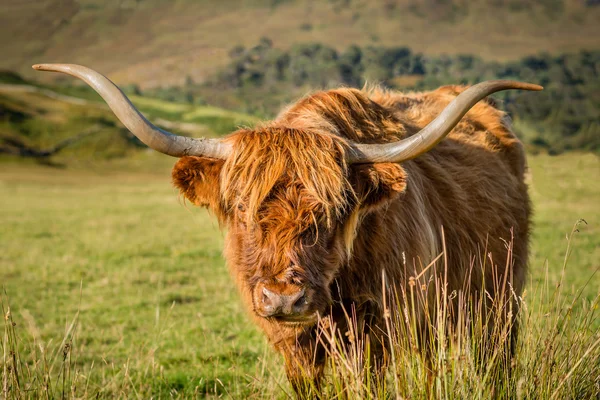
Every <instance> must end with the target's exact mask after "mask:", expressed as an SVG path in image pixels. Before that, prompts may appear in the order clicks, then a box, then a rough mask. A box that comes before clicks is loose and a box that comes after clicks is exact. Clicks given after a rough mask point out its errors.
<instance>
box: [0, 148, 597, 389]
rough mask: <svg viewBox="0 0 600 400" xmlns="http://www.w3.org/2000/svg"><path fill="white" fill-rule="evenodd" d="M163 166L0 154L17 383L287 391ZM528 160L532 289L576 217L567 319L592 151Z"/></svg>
mask: <svg viewBox="0 0 600 400" xmlns="http://www.w3.org/2000/svg"><path fill="white" fill-rule="evenodd" d="M172 162H173V160H172V159H169V158H167V157H164V156H160V155H156V154H146V155H144V156H143V157H139V160H138V162H137V163H130V164H115V163H111V164H109V163H104V162H102V163H97V164H93V165H90V164H86V165H85V168H82V166H81V165H78V164H75V165H73V166H70V167H69V168H66V169H56V168H49V167H42V166H37V165H32V164H13V163H10V162H5V163H3V164H1V165H0V223H1V226H2V228H1V230H0V249H1V251H0V283H1V286H2V288H3V290H4V294H3V296H2V307H3V309H4V312H5V313H6V312H7V307H8V306H9V305H10V313H11V319H9V320H5V323H6V327H5V331H4V332H5V335H4V342H3V349H4V360H5V361H6V359H7V357H10V355H11V354H12V353H10V348H9V346H8V345H7V341H8V339H10V338H11V337H13V343H18V352H16V354H17V355H18V357H20V361H21V363H22V367H21V370H20V371H19V373H20V380H21V381H20V384H21V385H22V387H23V388H25V389H27V388H29V389H30V390H31V389H36V390H38V391H32V392H24V393H30V396H33V397H37V396H38V395H39V396H42V395H43V396H46V395H48V396H49V397H50V398H52V397H60V396H61V394H62V393H63V392H64V393H65V396H73V397H83V398H87V397H96V396H98V397H100V398H105V397H106V398H115V397H120V398H150V396H153V397H154V398H170V397H192V396H194V395H195V396H196V397H203V396H208V397H210V396H225V397H232V398H243V397H247V396H250V397H255V398H273V397H286V396H287V395H289V393H290V392H289V390H290V389H289V387H288V385H287V383H286V380H285V377H284V375H283V371H282V366H281V360H280V359H279V357H278V356H276V355H275V354H274V353H273V352H272V351H271V349H270V348H269V347H268V345H267V344H266V341H265V339H264V338H263V337H262V335H261V334H260V333H259V332H258V331H257V329H256V328H255V327H254V326H253V324H252V323H251V322H250V319H249V317H248V316H247V315H246V313H245V311H244V310H243V308H242V304H241V302H240V300H239V297H238V295H237V292H236V289H235V287H234V284H233V282H232V280H231V279H230V277H229V274H228V272H227V269H226V267H225V266H224V261H223V259H222V256H221V248H222V242H223V234H222V233H221V232H220V231H219V229H218V226H217V223H216V221H215V219H214V218H212V217H211V216H210V215H208V213H207V212H206V211H204V210H201V209H194V208H192V207H191V206H189V205H186V204H184V202H183V201H182V199H180V198H179V197H178V195H177V193H176V191H175V190H174V189H173V188H172V186H171V185H170V175H169V172H170V171H169V169H170V166H171V164H172ZM529 162H530V166H531V170H532V179H531V194H532V197H533V201H534V205H535V211H536V214H535V230H534V235H533V243H532V256H531V269H530V280H529V285H528V288H527V293H529V294H528V296H530V297H528V299H533V298H534V296H533V295H532V294H533V293H537V292H540V291H542V289H544V288H546V289H548V288H550V289H552V288H554V287H555V286H556V284H557V282H559V279H560V275H561V269H562V266H563V258H564V256H565V251H566V248H567V240H566V238H565V236H566V235H567V234H569V233H570V231H571V229H572V226H573V224H574V223H575V222H576V220H578V219H579V218H584V219H585V220H586V221H587V225H586V224H584V223H582V224H580V232H578V233H576V234H575V235H574V238H573V243H572V244H573V251H572V255H571V258H570V261H569V262H568V264H567V269H566V271H565V279H564V281H563V285H562V286H563V287H562V290H563V291H564V295H565V296H566V298H567V299H569V301H570V300H571V299H574V298H575V296H576V294H577V293H578V292H579V291H580V290H582V292H581V297H579V298H577V300H576V301H575V302H574V311H573V310H571V311H569V312H572V314H573V316H574V317H573V318H576V315H577V312H578V310H583V309H586V307H587V308H589V307H590V302H591V301H593V299H594V298H595V296H596V295H598V290H599V289H598V288H600V274H598V273H597V274H595V275H593V274H594V271H596V270H598V268H599V266H600V264H599V260H600V207H599V206H598V204H600V184H599V183H598V178H599V172H600V162H599V160H598V158H597V157H594V156H592V155H586V154H571V155H565V156H559V157H549V156H530V158H529ZM590 277H591V280H590ZM530 307H531V308H532V309H534V310H538V309H535V308H534V306H533V305H530ZM596 307H597V303H596ZM542 309H545V308H544V307H541V308H539V310H538V311H534V314H535V313H536V312H541V310H542ZM563 311H564V310H554V311H553V312H557V313H561V312H563ZM596 314H597V313H596ZM534 317H535V318H536V319H535V321H537V322H536V324H533V325H531V329H532V330H536V331H537V330H538V329H540V330H541V331H544V330H546V329H547V326H546V324H547V322H544V316H542V315H537V314H535V315H534ZM546 317H547V315H546ZM596 318H597V317H596ZM7 321H14V322H15V323H16V325H15V326H14V327H13V326H12V325H11V324H10V323H9V322H7ZM576 321H577V320H576V319H575V320H574V321H573V323H575V322H576ZM525 325H526V326H528V325H527V324H525ZM590 327H591V330H590ZM599 327H600V323H599V321H598V319H596V320H595V321H591V323H590V325H589V326H588V327H587V328H586V329H587V330H586V332H584V335H586V336H585V337H586V338H587V339H586V340H592V339H593V340H595V339H594V337H596V336H598V328H599ZM11 335H13V336H11ZM524 335H525V337H529V334H528V333H527V332H525V333H524ZM7 338H8V339H7ZM7 354H8V355H7ZM557 354H559V353H557ZM592 354H593V355H597V354H598V352H595V353H592ZM0 357H2V355H0ZM34 360H35V362H34ZM0 361H1V360H0ZM6 365H7V364H6V362H5V363H4V367H6ZM582 365H586V364H582ZM591 365H592V366H593V365H596V366H597V363H596V364H593V363H592V364H591ZM586 368H588V369H589V366H588V367H586ZM577 372H579V371H577ZM599 372H600V366H598V368H597V369H596V371H595V373H596V374H597V375H598V373H599ZM587 373H588V374H590V373H591V374H594V370H593V369H592V370H588V371H587ZM2 374H3V377H6V376H8V374H9V372H7V371H6V369H5V370H4V371H3V373H2ZM63 377H65V379H63ZM0 381H2V379H0ZM599 384H600V383H599ZM43 387H47V391H44V390H42V389H40V388H43ZM599 390H600V389H599ZM31 393H32V394H31ZM0 397H1V395H0Z"/></svg>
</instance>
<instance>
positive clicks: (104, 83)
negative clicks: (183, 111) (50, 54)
mask: <svg viewBox="0 0 600 400" xmlns="http://www.w3.org/2000/svg"><path fill="white" fill-rule="evenodd" d="M33 69H35V70H38V71H54V72H62V73H65V74H68V75H72V76H74V77H76V78H79V79H81V80H82V81H84V82H85V83H87V84H88V85H90V86H91V87H92V89H94V90H95V91H96V92H98V94H99V95H100V96H102V98H103V99H104V101H106V103H107V104H108V106H109V107H110V109H111V110H112V111H113V112H114V113H115V115H116V116H117V118H119V120H121V122H122V123H123V125H125V126H126V127H127V129H129V130H130V131H131V133H133V134H134V135H135V136H137V137H138V139H140V140H141V141H142V142H144V143H145V144H146V145H148V146H149V147H151V148H153V149H154V150H156V151H159V152H161V153H164V154H168V155H170V156H173V157H182V156H188V155H190V156H204V157H211V158H221V159H224V158H227V156H228V155H229V154H230V153H231V146H230V145H229V144H227V143H224V142H222V141H220V140H218V139H204V138H203V139H195V138H188V137H185V136H178V135H174V134H172V133H170V132H167V131H164V130H162V129H160V128H158V127H157V126H154V125H153V124H152V123H151V122H150V121H148V120H147V119H146V118H145V117H144V116H143V115H142V114H141V113H140V112H139V111H138V110H137V108H135V106H134V105H133V104H132V103H131V101H130V100H129V99H128V98H127V96H125V94H124V93H123V92H122V91H121V90H120V89H119V88H118V87H117V86H116V85H115V84H114V83H113V82H111V80H110V79H108V78H107V77H105V76H104V75H102V74H100V73H98V72H96V71H94V70H92V69H90V68H87V67H84V66H81V65H75V64H36V65H34V66H33Z"/></svg>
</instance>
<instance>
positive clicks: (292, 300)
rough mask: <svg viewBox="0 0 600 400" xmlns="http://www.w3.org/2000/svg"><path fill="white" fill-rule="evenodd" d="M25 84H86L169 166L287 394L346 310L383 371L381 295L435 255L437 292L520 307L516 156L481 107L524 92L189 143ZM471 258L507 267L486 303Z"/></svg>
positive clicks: (341, 104)
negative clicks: (66, 88) (514, 297)
mask: <svg viewBox="0 0 600 400" xmlns="http://www.w3.org/2000/svg"><path fill="white" fill-rule="evenodd" d="M34 68H35V69H38V70H46V71H58V72H63V73H67V74H70V75H73V76H75V77H78V78H80V79H82V80H84V81H85V82H87V83H88V84H89V85H90V86H92V87H93V88H94V89H95V90H96V91H97V92H98V93H99V94H100V95H101V96H102V97H103V98H104V99H105V100H106V102H107V103H108V104H109V106H110V107H111V109H112V110H113V111H114V112H115V114H116V115H117V116H118V118H119V119H120V120H121V121H122V122H123V123H124V124H125V126H126V127H127V128H128V129H129V130H131V132H132V133H133V134H135V135H136V136H137V137H138V138H139V139H140V140H142V141H143V142H144V143H146V144H147V145H148V146H150V147H152V148H154V149H155V150H157V151H160V152H162V153H165V154H168V155H171V156H175V157H180V159H179V161H178V162H177V163H176V164H175V167H174V168H173V174H172V175H173V182H174V184H175V186H176V187H177V188H179V189H180V191H181V193H182V194H183V195H184V196H185V197H186V198H187V199H189V201H191V202H192V203H193V204H195V205H198V206H203V207H207V208H209V209H210V210H211V211H212V212H213V213H214V214H215V215H216V217H217V218H218V219H219V221H220V223H221V225H222V226H223V227H226V229H227V233H226V245H225V250H224V254H225V258H226V260H227V263H228V265H229V268H230V269H231V273H232V275H233V276H234V277H235V278H236V281H237V284H238V286H239V290H240V292H241V296H242V298H243V301H244V303H245V304H246V306H247V307H248V309H249V310H250V314H251V315H252V316H253V318H254V319H255V320H256V322H257V323H258V325H259V326H260V327H261V328H262V329H263V330H264V331H265V333H266V335H267V337H268V339H269V341H270V342H271V343H272V344H273V345H274V347H275V348H276V349H277V350H278V351H280V352H281V353H282V354H283V356H284V358H285V361H286V372H287V375H288V378H289V380H290V381H291V383H292V385H293V386H294V388H295V389H296V390H297V391H299V392H300V391H302V390H304V389H305V387H306V386H305V385H311V386H317V385H318V381H319V379H320V377H321V375H322V373H323V367H324V365H325V361H326V354H327V353H326V352H325V350H324V349H323V348H322V346H320V345H319V342H318V339H317V330H318V327H317V322H318V321H319V320H320V319H323V318H325V317H328V318H330V319H331V320H332V321H333V322H334V323H336V324H337V325H338V326H339V327H340V329H343V328H342V327H343V326H345V322H344V319H345V318H346V317H345V315H346V313H345V311H344V310H349V309H352V310H354V311H353V312H354V313H355V315H356V318H357V319H358V320H360V321H361V323H360V326H361V327H363V328H362V329H364V331H365V332H364V333H367V334H368V335H369V337H370V339H371V340H372V341H373V346H372V348H371V352H372V355H373V357H374V359H376V360H385V357H383V356H384V353H385V352H386V343H387V340H386V339H385V338H383V337H382V336H384V335H385V333H384V332H385V331H386V329H385V328H384V324H385V321H384V320H385V317H384V313H383V309H384V307H383V303H384V301H385V299H384V291H385V290H386V287H387V288H388V289H390V291H393V289H394V288H400V287H402V286H403V285H405V284H406V282H407V281H408V280H409V278H410V277H411V276H417V275H419V274H423V273H425V272H426V274H430V275H435V274H437V273H440V272H439V271H441V270H442V269H435V268H429V269H427V271H425V267H426V266H428V265H430V263H431V262H432V261H433V260H435V259H436V257H438V255H440V254H441V253H442V251H443V250H444V249H445V251H444V252H443V259H444V260H445V265H446V269H445V270H444V274H445V282H446V284H447V288H446V289H447V290H449V291H452V290H465V283H466V286H467V289H468V290H469V291H470V293H479V294H482V293H483V292H484V291H485V292H486V296H487V297H488V298H492V299H493V298H494V297H495V296H500V295H505V294H506V292H507V291H508V290H510V291H512V292H513V293H516V294H519V293H521V291H522V287H523V282H524V279H525V274H526V265H527V256H528V236H529V229H530V222H529V220H530V214H531V213H530V203H529V198H528V195H527V187H526V184H525V182H524V174H525V171H526V163H525V154H524V150H523V146H522V145H521V143H520V142H519V140H518V139H517V138H516V137H515V135H514V133H513V132H512V131H511V128H510V125H509V121H508V118H506V115H505V114H504V113H503V112H502V111H500V110H498V109H497V108H496V107H495V106H494V104H493V102H492V101H490V100H488V101H483V102H481V100H483V99H485V98H486V97H487V96H488V95H490V94H492V93H494V92H497V91H500V90H506V89H523V90H541V87H539V86H537V85H533V84H526V83H519V82H512V81H489V82H484V83H481V84H478V85H475V86H472V87H470V88H467V87H465V86H444V87H441V88H439V89H437V90H434V91H431V92H423V93H408V94H403V93H396V92H391V91H385V90H381V89H378V88H375V89H370V90H366V89H365V90H357V89H350V88H341V89H336V90H329V91H321V92H316V93H314V94H311V95H309V96H307V97H305V98H303V99H301V100H300V101H298V102H297V103H296V104H293V105H292V106H290V107H288V108H287V109H285V110H284V111H283V112H281V114H280V115H279V116H278V117H277V118H276V119H275V120H273V121H270V122H266V123H263V124H260V125H259V126H257V127H255V128H252V129H240V130H238V131H236V132H234V133H232V134H231V135H229V136H227V137H225V138H223V139H192V138H187V137H180V136H176V135H172V134H170V133H168V132H165V131H163V130H161V129H159V128H157V127H155V126H154V125H152V124H151V123H150V122H148V121H147V120H146V119H145V118H144V117H143V116H142V115H141V114H140V113H139V112H138V111H137V110H136V109H135V107H134V106H133V105H132V104H131V103H130V102H129V100H128V99H127V98H126V96H125V95H124V94H123V93H122V92H121V91H120V90H119V89H118V88H117V87H116V86H115V85H114V84H113V83H112V82H111V81H110V80H108V79H107V78H105V77H104V76H102V75H100V74H98V73H97V72H95V71H93V70H90V69H87V68H85V67H81V66H77V65H64V64H62V65H61V64H42V65H36V66H34ZM446 137H447V138H446ZM444 138H446V139H445V140H442V139H444ZM507 243H512V245H511V246H509V245H507ZM509 253H510V254H509ZM482 254H483V256H482ZM477 257H483V258H486V259H487V258H488V257H489V259H490V260H494V262H496V263H504V262H505V260H507V259H508V258H510V259H511V260H512V261H511V262H510V263H509V264H508V265H507V267H506V268H505V269H501V271H502V274H503V278H502V277H501V279H504V280H505V281H506V280H507V279H509V280H510V285H504V286H502V290H501V291H502V292H503V293H497V292H494V291H493V290H491V289H490V288H491V287H492V286H493V285H491V284H490V285H489V287H486V288H485V289H484V285H485V284H486V282H489V281H491V280H494V279H497V278H498V276H497V273H496V272H495V271H494V267H495V265H494V262H487V263H486V262H482V263H481V265H482V267H480V268H473V267H472V266H473V263H474V259H476V258H477ZM436 271H437V272H436ZM382 276H384V277H385V282H384V284H382ZM509 286H510V287H509ZM421 306H423V305H421ZM504 317H505V318H506V317H508V318H514V314H512V315H508V316H504ZM421 322H422V323H423V324H424V323H426V321H421ZM512 326H513V329H515V330H516V323H514V324H512ZM513 336H516V332H513ZM384 363H385V362H384V361H381V362H380V364H384Z"/></svg>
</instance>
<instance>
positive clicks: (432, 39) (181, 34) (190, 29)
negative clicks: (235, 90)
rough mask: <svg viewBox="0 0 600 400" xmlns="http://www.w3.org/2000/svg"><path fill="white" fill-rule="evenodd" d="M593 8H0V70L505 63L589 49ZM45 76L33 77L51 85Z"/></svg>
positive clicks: (494, 2) (545, 1)
mask: <svg viewBox="0 0 600 400" xmlns="http://www.w3.org/2000/svg"><path fill="white" fill-rule="evenodd" d="M598 3H599V2H598V1H597V0H534V1H533V0H532V1H521V0H479V1H469V0H328V1H314V0H252V1H250V0H221V1H218V2H217V1H211V2H207V1H193V0H177V1H167V0H3V1H2V2H1V3H0V38H1V39H0V43H1V47H2V50H3V57H2V58H1V59H0V69H9V70H13V71H17V72H19V73H22V74H25V76H26V77H31V76H33V72H32V71H30V69H29V67H30V65H31V64H33V63H37V62H74V63H81V64H87V65H90V66H94V67H95V68H97V69H99V70H100V71H102V72H104V73H106V74H109V75H110V76H111V77H113V78H114V79H115V80H116V81H117V82H118V83H137V84H139V85H141V87H142V88H147V87H156V86H161V85H165V84H167V85H179V84H183V83H184V80H185V79H186V77H190V78H191V79H193V80H194V81H196V82H202V81H204V80H205V79H206V78H207V77H209V76H211V75H213V74H214V73H215V72H216V71H217V70H218V69H219V68H220V67H222V66H224V65H225V64H226V63H227V61H228V53H229V51H230V49H231V48H233V47H234V46H237V45H243V46H246V47H247V46H251V45H254V44H255V43H256V42H257V41H258V40H259V38H261V37H265V36H266V37H269V38H271V39H273V40H274V41H276V45H277V46H278V47H280V48H281V49H283V50H287V49H289V48H290V47H291V46H292V45H293V44H295V43H298V42H319V43H323V44H325V45H328V46H332V47H334V48H335V49H337V50H342V49H345V48H347V47H348V46H350V45H359V46H367V45H375V46H387V47H391V46H409V47H410V48H411V49H413V50H414V51H416V52H420V53H424V54H425V55H440V54H457V53H461V54H462V53H468V54H474V55H477V56H479V57H482V58H483V59H485V60H492V61H497V60H500V61H506V60H514V59H517V58H520V57H523V56H526V55H530V54H537V53H539V52H549V53H562V52H566V51H569V52H573V51H578V50H580V49H598V47H599V46H600V43H599V41H598V37H599V36H600V28H599V24H598V21H600V7H599V6H598ZM56 78H57V76H56V75H51V74H46V75H44V76H38V77H37V79H56Z"/></svg>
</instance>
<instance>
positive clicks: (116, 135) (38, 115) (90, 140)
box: [0, 75, 256, 162]
mask: <svg viewBox="0 0 600 400" xmlns="http://www.w3.org/2000/svg"><path fill="white" fill-rule="evenodd" d="M11 77H12V78H14V77H15V76H14V75H13V76H9V78H11ZM2 78H4V79H0V154H2V153H3V154H4V156H3V157H5V158H6V157H14V154H15V153H19V151H20V152H21V153H23V149H25V152H36V151H44V150H46V149H51V148H52V147H53V146H55V145H57V144H58V143H61V141H64V140H66V139H68V138H72V137H75V136H78V135H84V136H83V137H80V138H78V139H77V140H76V141H74V142H73V143H70V144H69V146H68V147H65V149H64V150H63V151H61V152H60V154H57V155H56V156H53V158H52V159H53V160H58V161H59V162H60V161H65V160H67V159H68V160H72V159H95V160H105V159H114V158H123V157H125V156H132V155H134V154H135V153H139V151H138V150H143V149H146V147H145V146H144V145H143V144H142V143H141V142H139V141H138V140H137V139H136V138H135V137H134V136H133V135H132V134H131V133H129V132H128V131H127V130H126V129H125V128H124V127H123V126H122V125H121V124H120V122H119V121H118V120H117V119H116V118H115V117H114V115H113V113H112V112H111V111H110V110H109V109H108V107H107V106H106V105H105V104H104V102H102V101H101V99H100V98H99V96H97V95H96V94H95V93H93V92H90V91H88V90H85V89H83V88H69V87H50V88H47V87H40V86H34V85H31V84H29V83H28V82H25V81H21V82H20V83H19V82H18V79H12V81H11V80H9V79H6V76H2ZM7 81H8V82H10V83H6V82H7ZM2 82H5V83H2ZM14 82H17V83H14ZM74 93H76V94H77V96H75V95H74ZM130 97H131V99H132V101H133V103H134V104H136V105H137V106H138V107H139V108H140V109H141V110H142V111H143V112H144V113H145V114H146V115H147V116H148V117H149V118H150V119H151V120H152V121H154V122H155V123H156V124H157V125H159V126H161V127H163V128H165V129H168V130H170V131H173V132H175V133H179V134H182V135H186V136H195V137H196V136H217V135H221V134H224V133H227V132H231V131H233V130H234V129H235V128H236V127H237V126H240V125H252V124H253V123H254V122H256V119H255V118H253V117H250V116H247V115H245V114H240V113H235V112H230V111H226V110H223V109H220V108H217V107H205V106H197V105H191V104H181V103H173V102H166V101H162V100H157V99H152V98H147V97H141V96H136V95H131V96H130ZM6 154H9V155H8V156H7V155H6Z"/></svg>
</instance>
